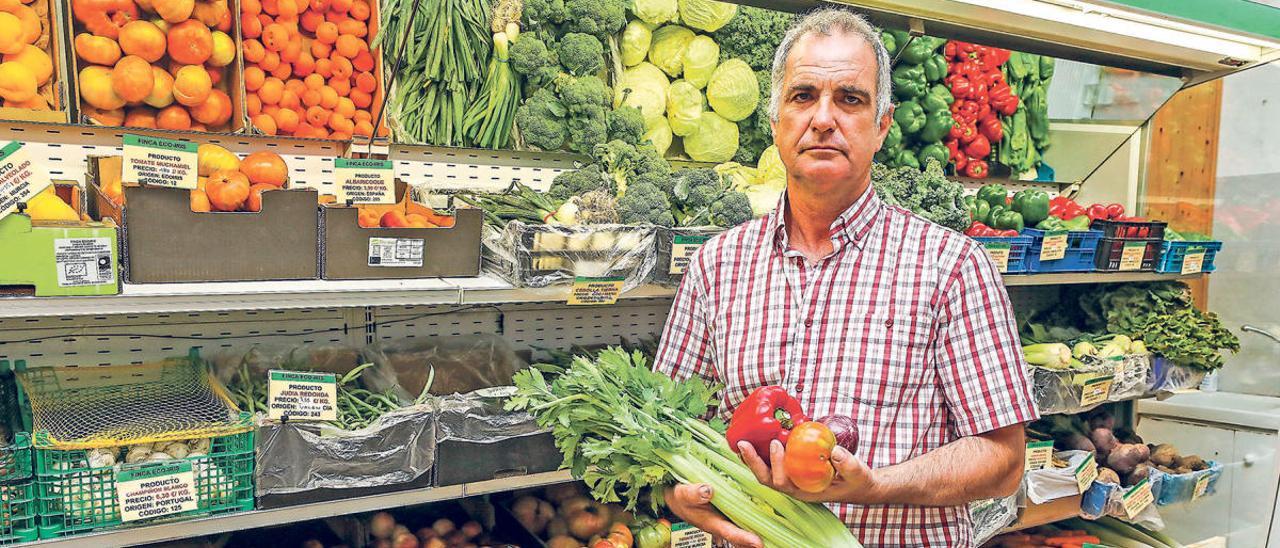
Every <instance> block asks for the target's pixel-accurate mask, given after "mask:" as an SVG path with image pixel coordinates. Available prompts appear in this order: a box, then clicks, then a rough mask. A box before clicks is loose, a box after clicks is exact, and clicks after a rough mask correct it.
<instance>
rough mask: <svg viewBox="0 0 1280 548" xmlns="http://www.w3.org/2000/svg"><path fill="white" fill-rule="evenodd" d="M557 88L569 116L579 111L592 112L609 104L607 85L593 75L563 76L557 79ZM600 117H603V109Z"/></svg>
mask: <svg viewBox="0 0 1280 548" xmlns="http://www.w3.org/2000/svg"><path fill="white" fill-rule="evenodd" d="M558 89H559V90H560V100H561V101H563V102H564V106H565V107H566V108H568V109H569V115H570V116H576V115H577V113H578V112H580V111H587V112H590V113H594V112H595V111H596V110H597V109H603V108H607V107H608V106H609V102H610V101H609V99H610V96H611V95H610V93H609V87H608V86H606V85H604V80H601V79H600V78H597V77H595V76H581V77H576V78H574V77H563V78H561V79H559V80H558ZM600 117H601V118H602V119H603V118H604V113H603V111H601V114H600Z"/></svg>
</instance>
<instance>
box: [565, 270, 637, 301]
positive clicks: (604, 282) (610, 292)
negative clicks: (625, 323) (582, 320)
mask: <svg viewBox="0 0 1280 548" xmlns="http://www.w3.org/2000/svg"><path fill="white" fill-rule="evenodd" d="M626 281H627V279H626V278H624V277H622V276H618V277H610V278H590V277H586V276H578V277H576V278H574V279H573V287H571V288H570V289H569V300H568V302H566V303H565V304H568V305H570V306H579V305H609V304H613V303H616V302H618V295H620V294H621V293H622V285H623V284H625V283H626Z"/></svg>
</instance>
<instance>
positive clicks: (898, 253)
mask: <svg viewBox="0 0 1280 548" xmlns="http://www.w3.org/2000/svg"><path fill="white" fill-rule="evenodd" d="M879 36H880V34H879V32H878V31H877V30H876V29H875V28H873V27H871V26H870V25H869V24H867V22H866V21H865V20H864V19H862V18H861V17H859V16H857V15H854V14H852V13H849V12H847V11H842V10H837V9H825V10H821V11H816V12H814V13H811V14H809V15H808V16H806V17H804V18H803V19H801V20H799V21H797V22H796V23H795V24H794V25H793V27H792V28H791V29H790V30H789V31H788V32H787V35H786V37H785V38H784V39H783V41H782V44H781V45H780V46H779V48H778V51H777V54H776V56H775V57H774V61H773V93H772V96H771V97H770V102H769V109H770V111H769V112H770V117H771V120H772V127H773V132H774V142H775V143H776V144H777V146H778V151H779V152H780V153H781V155H782V161H783V163H784V164H785V165H786V168H787V191H786V193H785V194H784V195H783V197H782V199H781V200H780V202H779V206H778V208H777V210H776V211H774V212H773V213H772V214H770V215H768V216H766V217H764V218H762V219H757V220H755V221H752V222H749V223H746V224H744V225H741V226H739V227H737V228H734V229H732V230H729V231H728V232H726V233H725V234H723V235H721V236H719V237H717V238H715V239H713V240H712V241H710V242H708V243H707V244H706V245H705V246H703V248H702V249H700V250H699V251H698V253H697V254H696V256H695V257H694V258H693V260H692V262H691V263H690V266H689V268H688V270H687V272H686V274H685V278H684V281H683V283H682V284H681V286H680V289H679V291H678V292H677V294H676V297H675V303H674V305H673V307H672V310H671V315H670V318H668V321H667V325H666V329H665V332H664V334H663V340H662V345H661V348H660V349H659V351H658V356H657V360H656V364H655V365H656V367H657V368H658V369H659V370H661V371H664V372H667V373H669V374H671V375H672V376H675V377H687V376H689V375H699V376H702V377H704V378H707V379H712V380H715V381H718V382H721V383H724V384H725V385H726V388H725V391H724V394H723V399H724V404H723V406H722V408H721V413H722V415H724V416H725V417H726V418H727V417H728V415H729V413H731V411H732V409H733V408H734V407H735V406H736V405H737V404H738V403H739V402H741V401H742V400H743V399H744V398H745V397H746V396H747V395H748V394H750V393H751V391H752V390H754V389H755V388H757V387H759V386H763V385H781V386H784V387H786V388H787V389H788V390H789V391H790V392H791V393H792V394H793V395H794V396H796V397H797V398H798V399H799V400H800V402H801V404H802V405H803V406H804V408H805V409H806V410H807V411H808V413H809V414H810V416H813V417H822V416H826V415H844V416H849V417H852V418H853V419H854V421H855V423H856V424H857V427H858V431H859V434H860V437H861V440H860V441H859V445H858V448H857V455H856V456H855V455H852V454H850V453H849V452H848V451H845V450H843V449H840V448H837V449H836V450H835V452H834V453H833V455H832V462H833V464H834V466H835V468H836V470H837V473H838V478H837V480H836V482H835V483H834V484H833V485H832V486H831V487H830V488H829V489H827V490H826V491H824V492H822V493H818V494H809V493H804V492H800V491H798V490H797V489H795V487H794V485H792V484H791V482H790V480H789V479H788V478H787V476H786V473H785V472H784V471H783V467H782V466H781V462H782V460H781V459H782V456H783V454H784V448H783V446H782V444H781V443H778V442H776V441H775V442H774V444H773V447H772V448H771V450H770V454H769V455H756V454H755V451H754V450H753V449H752V448H751V446H750V445H749V444H746V443H743V444H741V446H740V447H737V448H735V449H736V450H737V451H738V452H739V454H740V455H741V456H742V458H743V460H744V461H745V462H746V463H747V465H748V466H749V467H750V468H751V469H752V471H753V472H755V474H756V476H757V478H758V479H759V480H760V481H761V482H762V483H765V484H768V485H771V486H773V487H775V488H777V489H779V490H781V491H784V492H787V493H790V494H792V495H793V496H796V497H797V498H800V499H803V500H809V501H820V502H826V503H830V507H831V509H832V510H833V511H834V512H836V513H837V514H838V515H839V516H840V517H841V518H842V519H843V520H844V521H845V522H846V523H848V524H849V527H850V528H851V530H852V531H853V533H854V535H855V536H856V537H858V539H859V540H860V541H861V542H862V543H864V544H865V545H868V546H939V547H942V546H946V547H953V546H969V545H972V544H973V538H972V525H971V523H970V519H969V513H968V510H967V507H966V504H967V503H968V502H970V501H973V500H978V499H983V498H990V497H998V496H1007V495H1009V494H1011V493H1013V491H1014V490H1015V489H1016V488H1017V485H1018V483H1019V481H1020V478H1021V475H1022V467H1023V450H1024V448H1025V445H1024V443H1025V442H1024V440H1023V423H1025V422H1028V421H1031V420H1034V419H1036V418H1037V414H1036V410H1035V406H1034V403H1033V401H1032V398H1031V396H1030V392H1029V390H1028V383H1027V379H1026V373H1025V369H1024V367H1023V364H1022V355H1021V351H1020V348H1019V341H1018V337H1017V333H1016V327H1015V320H1014V317H1013V312H1012V310H1011V307H1010V304H1009V300H1008V296H1007V294H1006V293H1005V289H1004V286H1003V285H1002V283H1001V280H1000V275H999V273H998V271H997V270H996V268H995V267H994V266H993V265H992V263H991V261H990V260H989V259H988V258H987V256H986V254H985V253H984V251H983V249H982V248H981V247H980V246H979V245H977V244H976V243H975V242H974V241H972V240H970V239H968V238H966V237H964V236H962V235H960V234H958V233H955V232H952V231H950V230H947V229H944V228H942V227H940V226H937V225H934V224H931V223H929V222H928V221H926V220H924V219H921V218H919V217H916V216H914V215H912V214H911V213H909V212H907V211H905V210H902V209H900V208H896V207H889V206H886V205H885V204H883V203H882V202H881V201H880V199H879V198H878V197H876V195H875V192H874V190H873V189H872V188H871V186H870V168H871V157H872V155H874V154H875V152H876V150H877V149H879V148H880V144H881V141H882V140H883V139H884V136H885V134H886V132H888V130H889V124H890V122H891V119H892V108H891V105H890V103H889V97H890V95H889V94H890V84H889V56H888V53H887V52H886V51H885V48H884V45H883V44H882V43H881V42H880V37H879ZM714 496H715V494H714V492H712V491H711V488H710V487H709V486H707V485H680V486H677V487H676V488H675V489H673V490H670V491H668V493H667V503H668V505H669V506H670V508H671V510H672V511H674V512H675V513H676V514H677V515H679V516H680V517H682V518H683V519H685V520H686V521H688V522H690V523H692V524H694V525H696V526H698V527H700V528H702V529H704V530H706V531H709V532H711V533H712V534H713V535H715V536H716V537H718V538H721V539H723V540H726V541H728V542H731V543H733V544H734V545H737V546H760V545H761V543H760V539H759V538H758V537H757V536H755V535H754V534H752V533H750V532H747V531H744V530H742V529H740V528H738V527H736V526H735V525H733V524H732V523H730V522H728V521H727V520H725V519H724V517H723V516H721V515H720V514H719V513H718V512H717V511H716V510H715V508H714V507H713V506H711V505H710V500H711V499H712V497H714Z"/></svg>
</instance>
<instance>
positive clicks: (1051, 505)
mask: <svg viewBox="0 0 1280 548" xmlns="http://www.w3.org/2000/svg"><path fill="white" fill-rule="evenodd" d="M1082 499H1083V495H1075V496H1071V497H1066V498H1061V499H1057V500H1051V501H1049V502H1046V503H1044V504H1031V503H1030V502H1028V503H1027V507H1026V508H1023V509H1022V511H1021V512H1019V514H1018V521H1015V522H1013V524H1012V525H1010V526H1008V527H1005V529H1004V531H1005V532H1008V531H1021V530H1023V529H1027V528H1029V527H1035V526H1037V525H1045V524H1049V523H1053V522H1056V521H1062V520H1064V519H1069V518H1074V517H1078V516H1079V515H1080V501H1081V500H1082Z"/></svg>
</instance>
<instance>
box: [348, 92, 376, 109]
mask: <svg viewBox="0 0 1280 548" xmlns="http://www.w3.org/2000/svg"><path fill="white" fill-rule="evenodd" d="M347 97H350V98H351V102H352V103H355V104H356V108H369V105H371V104H373V96H372V95H370V94H368V93H365V92H363V91H360V90H358V89H353V90H351V93H349V94H347Z"/></svg>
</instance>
